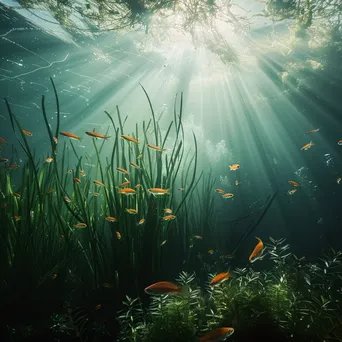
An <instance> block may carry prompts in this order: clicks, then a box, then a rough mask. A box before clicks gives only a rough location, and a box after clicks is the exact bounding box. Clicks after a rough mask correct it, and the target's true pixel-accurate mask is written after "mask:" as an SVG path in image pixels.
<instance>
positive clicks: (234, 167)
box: [229, 164, 240, 171]
mask: <svg viewBox="0 0 342 342" xmlns="http://www.w3.org/2000/svg"><path fill="white" fill-rule="evenodd" d="M239 168H240V164H231V165H229V169H230V171H236V170H238V169H239Z"/></svg>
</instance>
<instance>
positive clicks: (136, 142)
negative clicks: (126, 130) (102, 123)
mask: <svg viewBox="0 0 342 342" xmlns="http://www.w3.org/2000/svg"><path fill="white" fill-rule="evenodd" d="M121 138H123V139H125V140H127V141H130V142H133V143H135V144H139V141H138V140H136V139H134V138H132V137H130V136H129V135H122V136H121Z"/></svg>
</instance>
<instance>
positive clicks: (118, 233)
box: [115, 232, 121, 240]
mask: <svg viewBox="0 0 342 342" xmlns="http://www.w3.org/2000/svg"><path fill="white" fill-rule="evenodd" d="M115 233H116V237H117V238H118V240H121V234H120V232H115Z"/></svg>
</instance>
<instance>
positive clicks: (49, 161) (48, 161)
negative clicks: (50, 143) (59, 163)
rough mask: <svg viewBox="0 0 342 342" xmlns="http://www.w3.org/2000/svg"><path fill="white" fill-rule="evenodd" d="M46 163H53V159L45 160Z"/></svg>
mask: <svg viewBox="0 0 342 342" xmlns="http://www.w3.org/2000/svg"><path fill="white" fill-rule="evenodd" d="M45 161H46V162H47V163H51V162H52V161H53V158H45Z"/></svg>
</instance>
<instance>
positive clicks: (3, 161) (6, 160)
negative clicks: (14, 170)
mask: <svg viewBox="0 0 342 342" xmlns="http://www.w3.org/2000/svg"><path fill="white" fill-rule="evenodd" d="M7 162H8V158H1V159H0V163H7Z"/></svg>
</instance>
